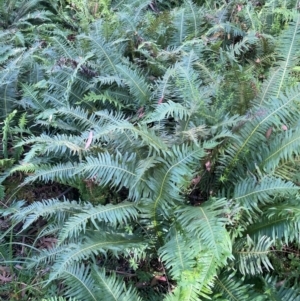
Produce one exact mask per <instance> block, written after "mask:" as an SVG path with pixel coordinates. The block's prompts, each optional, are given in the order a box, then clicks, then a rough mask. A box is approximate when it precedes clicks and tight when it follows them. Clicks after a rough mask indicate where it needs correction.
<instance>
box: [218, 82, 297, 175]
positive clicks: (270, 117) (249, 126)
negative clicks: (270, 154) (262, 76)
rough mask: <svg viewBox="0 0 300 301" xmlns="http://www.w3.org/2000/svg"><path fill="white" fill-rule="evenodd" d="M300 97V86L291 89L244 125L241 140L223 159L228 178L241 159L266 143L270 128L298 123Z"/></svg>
mask: <svg viewBox="0 0 300 301" xmlns="http://www.w3.org/2000/svg"><path fill="white" fill-rule="evenodd" d="M299 95H300V86H298V87H295V88H293V89H291V90H290V91H288V92H287V93H286V95H283V94H282V95H281V97H280V99H273V100H272V103H270V104H268V105H265V106H264V107H260V108H259V109H258V110H257V112H256V113H254V116H253V119H252V120H249V121H248V122H247V123H245V124H244V126H243V127H242V129H241V131H240V138H241V140H239V141H237V142H236V143H234V144H232V145H231V146H230V147H229V148H228V150H227V152H228V153H227V154H226V155H225V156H223V158H221V161H222V162H224V163H223V164H226V169H225V171H224V174H225V177H226V178H227V176H228V175H229V174H231V173H232V170H233V168H234V167H236V166H237V165H238V162H239V160H240V159H241V157H243V156H245V155H246V153H247V152H249V151H251V152H253V153H255V152H256V150H257V146H258V145H260V144H263V143H265V141H266V137H265V135H266V133H267V131H268V130H269V128H270V127H272V126H275V127H277V126H278V127H280V126H281V124H282V123H281V122H286V123H287V124H288V122H289V121H290V122H291V123H294V122H296V120H297V118H298V117H297V116H298V114H296V110H297V109H296V106H295V100H296V99H297V98H298V97H299ZM278 117H279V118H278ZM280 119H281V122H280ZM225 162H226V163H225Z"/></svg>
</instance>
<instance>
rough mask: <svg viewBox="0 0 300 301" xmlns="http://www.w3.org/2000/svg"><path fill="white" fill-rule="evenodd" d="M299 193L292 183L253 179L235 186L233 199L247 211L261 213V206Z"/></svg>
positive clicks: (278, 180) (276, 179)
mask: <svg viewBox="0 0 300 301" xmlns="http://www.w3.org/2000/svg"><path fill="white" fill-rule="evenodd" d="M298 191H299V188H298V187H297V186H296V185H294V184H293V183H292V182H287V181H284V180H282V179H280V178H274V177H263V178H262V179H260V180H259V181H257V179H256V178H253V177H251V178H248V179H246V180H242V181H240V182H239V183H237V184H236V185H235V189H234V192H233V199H234V201H235V202H236V203H238V204H239V206H241V207H242V208H243V209H245V210H247V211H250V212H251V211H260V209H259V208H260V207H261V205H266V204H268V203H269V204H271V203H273V202H274V199H275V198H279V197H280V196H282V197H286V196H287V195H294V196H296V194H297V193H298Z"/></svg>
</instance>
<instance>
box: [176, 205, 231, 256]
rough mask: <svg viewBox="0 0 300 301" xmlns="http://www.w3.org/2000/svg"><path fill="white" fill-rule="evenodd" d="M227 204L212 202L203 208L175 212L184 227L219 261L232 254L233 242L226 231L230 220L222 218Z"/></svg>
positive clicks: (188, 207)
mask: <svg viewBox="0 0 300 301" xmlns="http://www.w3.org/2000/svg"><path fill="white" fill-rule="evenodd" d="M226 203H227V200H226V199H219V200H211V201H209V202H206V203H205V204H204V205H203V206H198V207H191V206H186V207H182V208H180V209H178V210H176V212H175V214H176V216H177V220H178V222H179V223H180V224H181V225H182V227H183V228H184V229H185V230H186V231H187V232H189V233H190V234H193V235H194V236H195V237H197V238H198V239H199V240H200V243H201V245H203V246H205V248H207V249H209V250H211V252H212V253H213V254H214V256H215V258H216V259H217V260H218V259H219V258H221V257H222V256H223V255H222V254H225V255H227V256H229V255H230V254H231V242H230V238H229V236H228V233H227V231H226V229H225V225H226V223H227V222H228V220H227V219H226V218H224V217H222V215H223V214H224V207H225V208H226Z"/></svg>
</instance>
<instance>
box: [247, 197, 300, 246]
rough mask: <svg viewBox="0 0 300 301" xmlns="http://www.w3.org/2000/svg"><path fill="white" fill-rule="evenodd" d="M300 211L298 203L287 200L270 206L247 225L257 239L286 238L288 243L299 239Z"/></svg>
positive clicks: (250, 232) (249, 232)
mask: <svg viewBox="0 0 300 301" xmlns="http://www.w3.org/2000/svg"><path fill="white" fill-rule="evenodd" d="M299 229H300V211H299V208H298V206H297V204H293V202H289V201H288V200H286V201H285V202H284V203H282V204H281V203H279V204H277V205H274V206H273V207H271V208H269V209H268V210H266V211H265V212H264V214H263V215H262V216H261V217H259V219H258V220H256V222H255V224H252V225H249V226H248V227H247V233H248V234H249V235H251V237H252V238H253V239H255V240H256V241H257V240H258V239H259V237H262V236H267V237H270V238H271V239H272V240H274V241H275V240H277V239H280V240H284V241H285V243H286V244H288V243H290V242H291V243H292V242H293V241H297V240H298V239H299Z"/></svg>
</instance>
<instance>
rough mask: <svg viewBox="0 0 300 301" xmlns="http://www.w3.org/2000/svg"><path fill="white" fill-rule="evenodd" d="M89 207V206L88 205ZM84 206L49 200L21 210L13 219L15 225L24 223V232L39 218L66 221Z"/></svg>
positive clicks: (65, 201) (70, 202) (15, 213)
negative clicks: (67, 217)
mask: <svg viewBox="0 0 300 301" xmlns="http://www.w3.org/2000/svg"><path fill="white" fill-rule="evenodd" d="M86 206H88V205H86ZM82 209H83V208H82V205H80V204H78V203H77V202H75V201H69V200H66V199H65V200H63V201H60V200H58V199H49V200H44V201H40V202H34V203H32V204H30V205H28V206H26V207H25V208H22V209H21V210H20V209H19V210H18V211H16V212H14V214H13V215H12V217H11V219H12V221H13V222H14V223H16V224H17V223H20V222H23V226H22V230H21V231H24V230H25V229H27V228H28V227H29V226H30V225H32V224H33V223H34V222H35V221H36V220H37V219H38V218H39V217H41V216H42V217H44V218H46V219H48V218H50V217H54V218H55V220H60V219H64V218H65V216H68V215H70V214H72V213H74V212H76V211H78V210H82Z"/></svg>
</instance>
